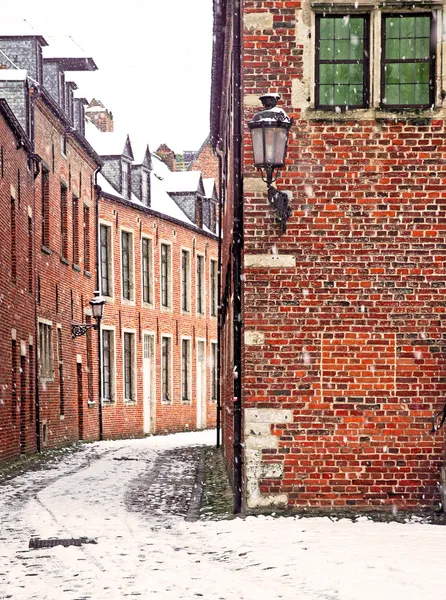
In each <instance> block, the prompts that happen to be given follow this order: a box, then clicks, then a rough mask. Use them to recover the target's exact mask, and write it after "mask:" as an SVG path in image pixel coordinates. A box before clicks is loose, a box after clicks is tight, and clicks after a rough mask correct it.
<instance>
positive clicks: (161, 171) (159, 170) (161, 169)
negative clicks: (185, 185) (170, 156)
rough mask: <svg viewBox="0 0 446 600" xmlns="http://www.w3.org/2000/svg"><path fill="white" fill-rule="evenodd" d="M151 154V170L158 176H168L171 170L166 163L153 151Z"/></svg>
mask: <svg viewBox="0 0 446 600" xmlns="http://www.w3.org/2000/svg"><path fill="white" fill-rule="evenodd" d="M151 154H152V167H153V172H154V173H156V174H157V175H158V177H162V178H163V179H166V178H167V177H169V176H170V175H171V174H172V171H171V170H170V169H169V167H168V166H167V165H166V163H165V162H164V161H162V160H161V158H160V157H159V156H158V154H154V153H153V152H152V153H151Z"/></svg>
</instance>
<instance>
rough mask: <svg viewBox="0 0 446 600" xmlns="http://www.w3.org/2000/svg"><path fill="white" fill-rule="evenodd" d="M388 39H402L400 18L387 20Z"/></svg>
mask: <svg viewBox="0 0 446 600" xmlns="http://www.w3.org/2000/svg"><path fill="white" fill-rule="evenodd" d="M386 37H387V38H399V37H400V17H391V18H387V19H386Z"/></svg>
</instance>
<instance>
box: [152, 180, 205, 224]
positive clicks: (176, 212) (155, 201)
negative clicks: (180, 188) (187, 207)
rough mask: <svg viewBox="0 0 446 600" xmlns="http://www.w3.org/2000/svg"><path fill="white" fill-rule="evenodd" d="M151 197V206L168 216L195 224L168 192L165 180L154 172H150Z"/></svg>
mask: <svg viewBox="0 0 446 600" xmlns="http://www.w3.org/2000/svg"><path fill="white" fill-rule="evenodd" d="M150 197H151V208H152V209H153V210H156V211H158V212H160V213H162V214H164V215H167V216H168V217H173V218H174V219H177V220H178V221H182V222H183V223H187V224H188V225H194V223H193V222H192V221H191V220H190V219H189V217H187V216H186V214H185V213H184V212H183V211H182V210H181V208H180V207H179V206H178V204H177V203H176V202H175V200H173V199H172V198H171V197H170V196H169V194H168V193H167V192H166V189H165V187H164V181H161V180H160V179H158V177H156V175H155V174H154V173H151V174H150Z"/></svg>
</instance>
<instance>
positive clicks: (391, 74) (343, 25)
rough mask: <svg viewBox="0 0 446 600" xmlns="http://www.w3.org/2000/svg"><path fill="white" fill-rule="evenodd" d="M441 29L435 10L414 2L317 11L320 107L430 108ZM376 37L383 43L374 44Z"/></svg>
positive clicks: (315, 98)
mask: <svg viewBox="0 0 446 600" xmlns="http://www.w3.org/2000/svg"><path fill="white" fill-rule="evenodd" d="M357 8H358V3H355V9H357ZM436 29H437V19H436V11H426V10H425V9H424V10H420V11H417V10H413V7H412V8H411V9H410V10H406V11H405V12H398V13H393V12H384V11H382V12H381V13H376V12H374V13H373V14H368V13H367V12H364V10H358V11H357V10H352V11H351V12H348V13H339V14H336V13H333V12H324V13H321V14H317V15H316V31H315V40H316V43H315V78H314V79H315V97H314V100H315V107H316V108H318V109H321V110H334V111H337V112H339V111H343V110H347V109H357V108H368V107H369V106H380V107H382V108H384V109H387V110H400V109H429V108H431V107H432V106H434V105H435V80H436V64H435V63H436V53H437V39H436V38H437V35H436ZM380 36H381V37H380ZM374 39H375V40H376V39H377V40H380V44H379V43H375V44H371V43H370V40H374ZM377 52H379V56H376V54H377ZM371 82H373V85H372V84H371Z"/></svg>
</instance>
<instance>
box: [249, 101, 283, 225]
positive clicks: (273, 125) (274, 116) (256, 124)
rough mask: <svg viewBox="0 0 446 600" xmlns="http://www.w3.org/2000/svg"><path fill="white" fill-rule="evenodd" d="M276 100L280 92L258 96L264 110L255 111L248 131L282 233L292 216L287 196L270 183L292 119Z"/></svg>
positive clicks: (277, 169)
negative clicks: (278, 105)
mask: <svg viewBox="0 0 446 600" xmlns="http://www.w3.org/2000/svg"><path fill="white" fill-rule="evenodd" d="M279 99H280V95H279V94H264V95H263V96H260V100H261V102H262V104H263V107H264V110H261V111H260V112H258V113H257V114H255V115H254V117H253V118H252V121H250V122H249V123H248V126H249V129H250V130H251V138H252V147H253V151H254V164H255V166H256V167H257V168H258V169H260V171H261V173H262V179H263V181H264V182H265V183H266V185H267V186H268V200H269V201H270V202H271V204H272V205H273V206H274V207H275V209H276V212H277V215H278V217H279V219H280V224H281V233H284V232H285V231H286V224H287V221H288V218H289V217H290V215H291V209H290V207H289V199H288V195H287V194H285V193H283V192H279V191H278V190H276V188H275V187H273V185H272V184H273V183H274V182H275V181H276V179H277V177H278V176H279V172H280V169H281V168H282V167H283V166H284V164H285V156H286V151H287V146H288V136H289V133H290V129H291V126H292V125H293V123H294V119H292V118H291V119H290V117H289V116H288V115H287V114H286V112H285V111H284V110H283V108H279V107H277V106H276V104H277V101H278V100H279ZM263 171H265V175H264V174H263Z"/></svg>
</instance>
